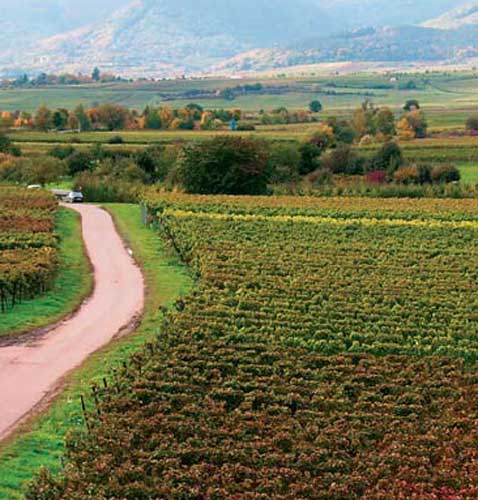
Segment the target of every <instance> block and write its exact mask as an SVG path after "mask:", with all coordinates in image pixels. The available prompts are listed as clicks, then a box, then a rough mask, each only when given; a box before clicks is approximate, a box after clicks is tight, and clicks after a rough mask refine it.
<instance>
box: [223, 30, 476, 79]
mask: <svg viewBox="0 0 478 500" xmlns="http://www.w3.org/2000/svg"><path fill="white" fill-rule="evenodd" d="M477 35H478V27H477V28H474V27H471V26H468V27H464V28H461V29H459V30H453V31H443V30H439V29H433V28H423V27H417V26H403V27H397V28H389V27H386V28H363V29H360V30H354V31H351V32H346V33H343V34H340V35H335V36H328V37H318V38H309V39H307V40H304V41H303V42H301V43H298V44H294V45H291V46H289V47H287V48H286V49H280V48H273V49H263V50H254V51H249V52H246V53H244V54H240V55H238V56H236V57H234V58H232V59H230V60H229V61H227V62H225V63H223V64H221V65H219V66H218V67H217V68H216V71H218V72H226V73H228V72H231V73H234V72H238V71H264V70H270V69H274V68H286V67H289V66H299V65H307V64H317V63H324V62H340V61H374V62H377V61H388V62H427V61H429V62H436V61H449V60H453V61H457V60H460V61H462V60H465V59H467V58H472V57H477V56H478V49H477V48H476V47H475V41H476V38H477Z"/></svg>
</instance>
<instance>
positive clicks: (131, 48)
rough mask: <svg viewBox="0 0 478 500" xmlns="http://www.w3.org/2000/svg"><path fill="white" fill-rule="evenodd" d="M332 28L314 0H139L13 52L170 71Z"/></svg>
mask: <svg viewBox="0 0 478 500" xmlns="http://www.w3.org/2000/svg"><path fill="white" fill-rule="evenodd" d="M334 29H338V24H336V23H335V22H334V21H333V20H332V19H331V18H330V17H329V16H328V15H327V14H326V13H325V12H324V11H322V10H321V9H320V8H319V7H317V5H316V0H242V1H240V2H235V3H233V2H229V1H227V2H217V0H134V1H132V2H131V3H129V4H127V5H126V6H125V7H123V8H121V9H119V10H117V11H115V12H114V13H113V14H112V15H110V16H108V17H107V18H106V20H105V21H101V22H97V23H92V24H90V25H88V26H86V27H82V28H79V29H76V30H73V31H70V32H66V33H62V34H57V35H55V36H53V37H49V38H46V39H44V40H42V41H41V42H40V43H38V46H37V48H36V49H35V50H34V51H33V52H32V55H31V54H30V53H28V54H24V57H18V54H11V57H10V64H15V63H16V64H17V65H18V66H21V67H31V68H37V69H39V70H40V69H43V70H49V71H61V70H64V69H67V70H71V71H78V70H80V71H87V70H91V68H92V67H93V66H95V65H98V66H100V67H101V68H103V69H104V70H109V69H111V70H113V71H115V72H118V73H122V74H136V75H141V74H142V75H144V76H148V75H155V76H158V75H170V74H171V73H175V74H178V73H184V72H190V71H195V72H197V71H200V70H201V69H203V68H205V67H207V66H209V65H211V64H214V63H215V62H218V61H221V60H224V59H226V58H229V57H231V56H234V55H235V54H238V53H240V52H243V51H245V50H248V49H251V48H254V47H270V46H273V45H276V44H286V43H290V42H291V40H299V39H300V38H302V37H304V36H312V35H314V34H316V33H322V34H323V35H325V34H327V33H331V32H332V31H334Z"/></svg>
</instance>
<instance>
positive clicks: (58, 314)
mask: <svg viewBox="0 0 478 500" xmlns="http://www.w3.org/2000/svg"><path fill="white" fill-rule="evenodd" d="M56 231H57V232H58V234H59V235H60V238H61V242H60V250H59V252H60V259H61V264H60V269H59V272H58V276H57V278H56V280H55V285H54V287H53V288H52V289H51V290H50V291H49V292H47V293H46V294H44V295H42V296H40V297H35V298H34V299H32V300H28V301H25V302H23V303H21V304H17V305H16V306H15V307H14V308H13V309H11V310H9V311H8V312H7V313H5V314H0V336H4V335H16V334H20V333H24V332H29V331H32V330H35V329H38V328H42V327H44V326H48V325H51V324H53V323H56V322H57V321H59V320H60V319H62V318H63V317H64V316H67V315H68V314H69V313H71V312H72V311H74V310H75V309H76V308H77V307H78V306H79V305H80V304H81V303H82V301H83V300H84V299H85V297H86V296H87V295H89V293H90V292H91V289H92V286H93V277H92V274H91V269H90V264H89V262H88V258H87V256H86V252H85V249H84V245H83V240H82V238H81V221H80V216H79V215H78V214H77V213H76V212H73V211H72V210H69V209H64V208H61V209H60V210H59V211H58V214H57V220H56Z"/></svg>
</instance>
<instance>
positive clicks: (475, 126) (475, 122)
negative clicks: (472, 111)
mask: <svg viewBox="0 0 478 500" xmlns="http://www.w3.org/2000/svg"><path fill="white" fill-rule="evenodd" d="M465 126H466V130H470V131H473V132H477V131H478V115H473V116H470V117H469V118H468V119H467V120H466V124H465Z"/></svg>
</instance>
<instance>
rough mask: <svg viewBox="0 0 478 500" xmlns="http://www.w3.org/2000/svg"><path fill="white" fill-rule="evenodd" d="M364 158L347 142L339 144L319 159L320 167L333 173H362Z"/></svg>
mask: <svg viewBox="0 0 478 500" xmlns="http://www.w3.org/2000/svg"><path fill="white" fill-rule="evenodd" d="M363 166H364V160H363V159H362V158H360V157H359V155H358V154H357V152H356V151H355V150H354V149H353V148H352V147H351V146H349V145H348V144H341V145H340V146H339V147H337V148H336V149H332V150H331V151H329V152H328V153H326V154H325V155H323V156H322V158H321V159H320V167H321V168H323V169H325V170H329V171H330V172H332V173H333V174H349V175H359V174H363Z"/></svg>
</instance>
